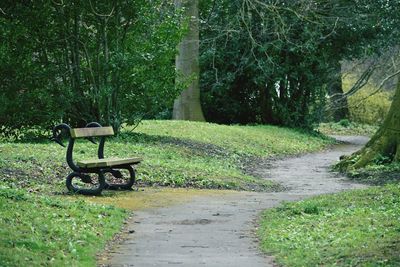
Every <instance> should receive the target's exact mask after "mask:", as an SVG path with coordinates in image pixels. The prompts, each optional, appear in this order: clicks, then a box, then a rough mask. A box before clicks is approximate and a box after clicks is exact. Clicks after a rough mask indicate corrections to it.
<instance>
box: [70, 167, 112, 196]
mask: <svg viewBox="0 0 400 267" xmlns="http://www.w3.org/2000/svg"><path fill="white" fill-rule="evenodd" d="M93 174H94V175H97V176H98V182H97V183H96V184H93V182H92V179H91V178H90V176H89V174H86V173H81V172H72V173H70V174H69V175H68V176H67V180H66V185H67V188H68V190H69V191H70V192H72V193H77V194H82V195H100V194H101V191H102V190H103V189H104V187H105V186H106V182H105V179H104V173H103V171H99V172H98V173H93ZM74 178H76V179H75V180H74ZM88 184H91V185H93V186H92V187H85V185H88Z"/></svg>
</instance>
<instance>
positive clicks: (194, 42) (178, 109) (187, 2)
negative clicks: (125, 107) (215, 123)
mask: <svg viewBox="0 0 400 267" xmlns="http://www.w3.org/2000/svg"><path fill="white" fill-rule="evenodd" d="M175 5H176V7H177V8H181V7H184V8H185V15H186V17H188V18H189V31H188V33H187V35H186V36H185V37H184V39H183V40H182V42H181V43H180V44H179V55H178V56H177V57H176V61H175V64H176V69H177V71H178V72H179V73H180V74H182V75H183V79H192V82H191V83H190V85H189V87H188V88H187V89H185V90H184V91H183V92H182V93H181V95H180V96H179V97H178V98H177V99H176V100H175V102H174V109H173V114H172V118H173V119H175V120H191V121H205V119H204V115H203V111H202V109H201V105H200V88H199V8H198V0H176V1H175Z"/></svg>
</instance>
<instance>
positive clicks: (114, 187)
mask: <svg viewBox="0 0 400 267" xmlns="http://www.w3.org/2000/svg"><path fill="white" fill-rule="evenodd" d="M118 169H125V170H128V171H129V178H128V179H127V180H126V183H121V184H111V183H110V184H109V183H107V182H106V185H105V189H109V190H131V189H132V186H133V184H134V183H135V170H134V169H133V168H132V166H125V167H119V168H118ZM105 172H108V173H111V175H112V176H114V177H115V178H123V175H122V173H121V172H120V171H118V170H115V169H111V170H106V171H105Z"/></svg>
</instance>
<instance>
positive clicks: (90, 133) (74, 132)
mask: <svg viewBox="0 0 400 267" xmlns="http://www.w3.org/2000/svg"><path fill="white" fill-rule="evenodd" d="M70 134H71V137H72V138H82V137H96V136H111V135H114V130H113V128H112V127H111V126H108V127H87V128H73V129H71V130H70Z"/></svg>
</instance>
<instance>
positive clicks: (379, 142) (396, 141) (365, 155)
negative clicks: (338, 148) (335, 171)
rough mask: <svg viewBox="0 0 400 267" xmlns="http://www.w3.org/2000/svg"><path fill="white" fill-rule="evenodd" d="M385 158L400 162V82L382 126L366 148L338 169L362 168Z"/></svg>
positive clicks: (343, 160)
mask: <svg viewBox="0 0 400 267" xmlns="http://www.w3.org/2000/svg"><path fill="white" fill-rule="evenodd" d="M383 157H384V158H385V159H386V161H390V162H400V81H399V82H398V83H397V89H396V92H395V95H394V98H393V101H392V104H391V106H390V110H389V113H388V115H387V116H386V118H385V120H384V123H383V124H382V126H381V127H380V128H379V130H378V131H377V132H376V133H375V135H374V136H373V137H372V138H371V140H370V141H369V142H368V143H367V144H366V145H365V147H364V148H362V149H361V150H359V151H357V152H355V153H353V154H352V155H351V156H349V157H344V158H343V159H342V161H341V162H339V164H338V167H339V168H340V169H342V170H349V169H357V168H362V167H365V166H366V165H368V164H370V163H373V162H374V161H376V160H377V159H378V158H383Z"/></svg>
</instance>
